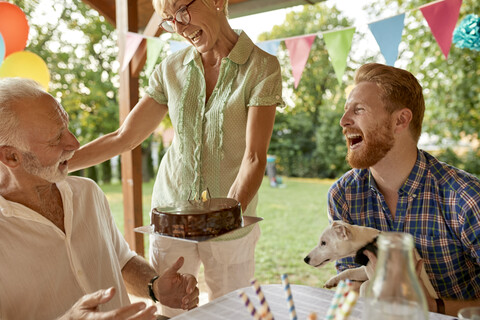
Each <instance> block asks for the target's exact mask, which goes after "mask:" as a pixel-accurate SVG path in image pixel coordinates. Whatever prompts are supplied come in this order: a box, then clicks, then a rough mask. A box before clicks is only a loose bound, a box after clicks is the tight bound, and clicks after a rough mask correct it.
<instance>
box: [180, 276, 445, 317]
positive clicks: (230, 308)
mask: <svg viewBox="0 0 480 320" xmlns="http://www.w3.org/2000/svg"><path fill="white" fill-rule="evenodd" d="M261 287H262V291H263V293H264V294H265V298H266V300H267V302H268V304H269V306H270V309H271V310H272V313H273V316H274V317H275V320H290V316H289V313H288V305H287V300H286V297H285V291H284V289H283V286H282V285H281V284H269V285H262V286H261ZM291 289H292V296H293V301H294V303H295V310H296V312H297V317H298V320H306V319H307V316H308V315H309V314H310V313H312V312H315V313H317V319H319V320H322V319H324V318H325V314H326V313H327V310H328V308H329V306H330V303H331V301H332V297H333V295H334V293H335V292H334V291H332V290H327V289H322V288H313V287H308V286H301V285H291ZM241 290H243V291H244V292H245V293H246V294H247V295H248V297H249V299H250V301H252V303H253V304H254V305H255V308H256V309H257V311H259V310H260V302H259V300H258V297H257V295H256V294H255V291H254V289H253V287H248V288H244V289H241ZM239 292H240V290H237V291H233V292H230V293H229V294H226V295H224V296H223V297H220V298H218V299H215V300H213V301H211V302H210V303H207V304H205V305H203V306H201V307H198V308H195V309H193V310H190V311H189V312H187V313H184V314H182V315H179V316H176V317H174V318H172V320H173V319H175V320H187V319H188V320H226V319H228V320H251V319H253V317H252V316H251V315H250V314H249V312H248V310H247V308H246V307H245V306H244V304H243V301H242V300H241V299H240V297H239V295H238V294H239ZM362 312H363V299H359V300H358V302H357V304H356V305H355V308H354V310H353V311H352V314H351V315H350V317H349V318H348V319H349V320H361V319H362ZM452 319H454V318H452V317H450V316H445V315H441V314H438V313H430V320H452Z"/></svg>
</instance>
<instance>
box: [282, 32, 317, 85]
mask: <svg viewBox="0 0 480 320" xmlns="http://www.w3.org/2000/svg"><path fill="white" fill-rule="evenodd" d="M316 37H317V35H309V36H302V37H295V38H290V39H286V40H285V45H286V46H287V50H288V53H289V55H290V64H291V66H292V74H293V79H294V81H295V88H296V87H297V86H298V83H299V82H300V78H301V77H302V73H303V69H304V68H305V64H306V63H307V60H308V56H309V54H310V49H311V48H312V44H313V41H314V40H315V38H316Z"/></svg>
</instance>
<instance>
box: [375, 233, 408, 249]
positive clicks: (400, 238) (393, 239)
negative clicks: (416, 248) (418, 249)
mask: <svg viewBox="0 0 480 320" xmlns="http://www.w3.org/2000/svg"><path fill="white" fill-rule="evenodd" d="M377 244H378V246H379V247H381V248H385V247H388V248H398V249H413V236H412V235H411V234H410V233H405V232H382V233H380V234H379V236H378V240H377Z"/></svg>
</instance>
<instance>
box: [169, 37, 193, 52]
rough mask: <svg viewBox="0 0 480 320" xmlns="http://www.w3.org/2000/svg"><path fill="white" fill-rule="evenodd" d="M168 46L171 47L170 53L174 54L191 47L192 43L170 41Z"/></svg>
mask: <svg viewBox="0 0 480 320" xmlns="http://www.w3.org/2000/svg"><path fill="white" fill-rule="evenodd" d="M168 44H169V45H170V52H171V53H174V52H177V51H179V50H182V49H184V48H186V47H188V46H189V45H190V43H188V42H185V41H175V40H170V41H168Z"/></svg>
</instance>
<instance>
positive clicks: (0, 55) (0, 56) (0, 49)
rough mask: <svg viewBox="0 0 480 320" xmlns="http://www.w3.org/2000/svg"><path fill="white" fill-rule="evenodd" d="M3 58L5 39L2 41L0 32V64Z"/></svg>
mask: <svg viewBox="0 0 480 320" xmlns="http://www.w3.org/2000/svg"><path fill="white" fill-rule="evenodd" d="M4 58H5V41H3V36H2V33H1V32H0V64H2V62H3V59H4Z"/></svg>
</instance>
